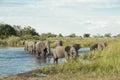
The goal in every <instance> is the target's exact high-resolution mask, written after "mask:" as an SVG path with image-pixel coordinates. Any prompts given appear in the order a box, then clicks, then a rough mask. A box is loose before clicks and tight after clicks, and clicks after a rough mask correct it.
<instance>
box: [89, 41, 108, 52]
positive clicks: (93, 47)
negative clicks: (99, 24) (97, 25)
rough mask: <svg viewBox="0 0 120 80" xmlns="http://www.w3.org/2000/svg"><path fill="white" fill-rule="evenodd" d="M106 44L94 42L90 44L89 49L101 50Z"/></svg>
mask: <svg viewBox="0 0 120 80" xmlns="http://www.w3.org/2000/svg"><path fill="white" fill-rule="evenodd" d="M107 45H108V43H107V42H102V43H96V44H92V45H91V46H90V50H91V51H92V50H103V49H104V48H105V47H106V46H107Z"/></svg>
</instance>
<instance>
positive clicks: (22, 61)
mask: <svg viewBox="0 0 120 80" xmlns="http://www.w3.org/2000/svg"><path fill="white" fill-rule="evenodd" d="M88 51H89V48H81V49H80V50H79V51H78V52H79V54H80V53H83V52H88ZM64 60H65V59H64V58H62V59H59V62H63V61H64ZM49 64H53V58H49V60H48V59H38V58H37V57H36V55H31V54H26V52H25V51H24V48H22V47H19V48H12V47H6V48H0V76H8V75H14V74H18V73H24V72H27V71H30V70H33V69H36V68H38V67H42V66H47V65H49Z"/></svg>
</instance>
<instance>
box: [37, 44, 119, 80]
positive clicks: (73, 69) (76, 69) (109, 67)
mask: <svg viewBox="0 0 120 80" xmlns="http://www.w3.org/2000/svg"><path fill="white" fill-rule="evenodd" d="M79 59H82V60H79ZM85 61H89V63H86V62H85ZM39 72H40V73H41V72H42V73H45V74H49V75H50V76H52V77H53V78H56V77H58V76H59V77H60V78H63V79H64V80H66V79H67V80H69V79H70V77H75V78H74V79H75V80H76V79H82V78H84V77H85V76H87V77H86V78H89V77H90V78H91V77H93V79H94V78H96V79H97V77H99V78H101V79H104V78H106V79H109V78H110V77H112V76H113V77H112V78H113V79H115V78H116V79H117V78H119V76H120V42H111V43H110V44H109V46H108V47H107V48H105V49H104V50H103V51H93V52H90V53H87V54H83V55H81V57H79V58H78V60H76V61H74V60H70V61H68V62H65V63H61V64H58V65H51V66H49V67H44V68H42V69H41V68H40V69H39V71H38V70H37V72H36V74H37V73H39ZM65 75H67V76H65ZM114 77H115V78H114ZM72 79H73V78H72ZM84 79H85V78H84ZM119 79H120V78H119Z"/></svg>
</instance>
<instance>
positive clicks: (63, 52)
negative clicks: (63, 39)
mask: <svg viewBox="0 0 120 80" xmlns="http://www.w3.org/2000/svg"><path fill="white" fill-rule="evenodd" d="M53 57H54V63H58V59H59V58H63V57H65V58H66V59H69V57H70V46H66V47H63V46H57V47H55V49H54V50H53Z"/></svg>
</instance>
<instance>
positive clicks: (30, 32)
mask: <svg viewBox="0 0 120 80" xmlns="http://www.w3.org/2000/svg"><path fill="white" fill-rule="evenodd" d="M23 31H24V35H32V36H35V35H39V34H38V33H37V32H36V31H35V29H34V28H32V27H30V26H28V27H24V29H23Z"/></svg>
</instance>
